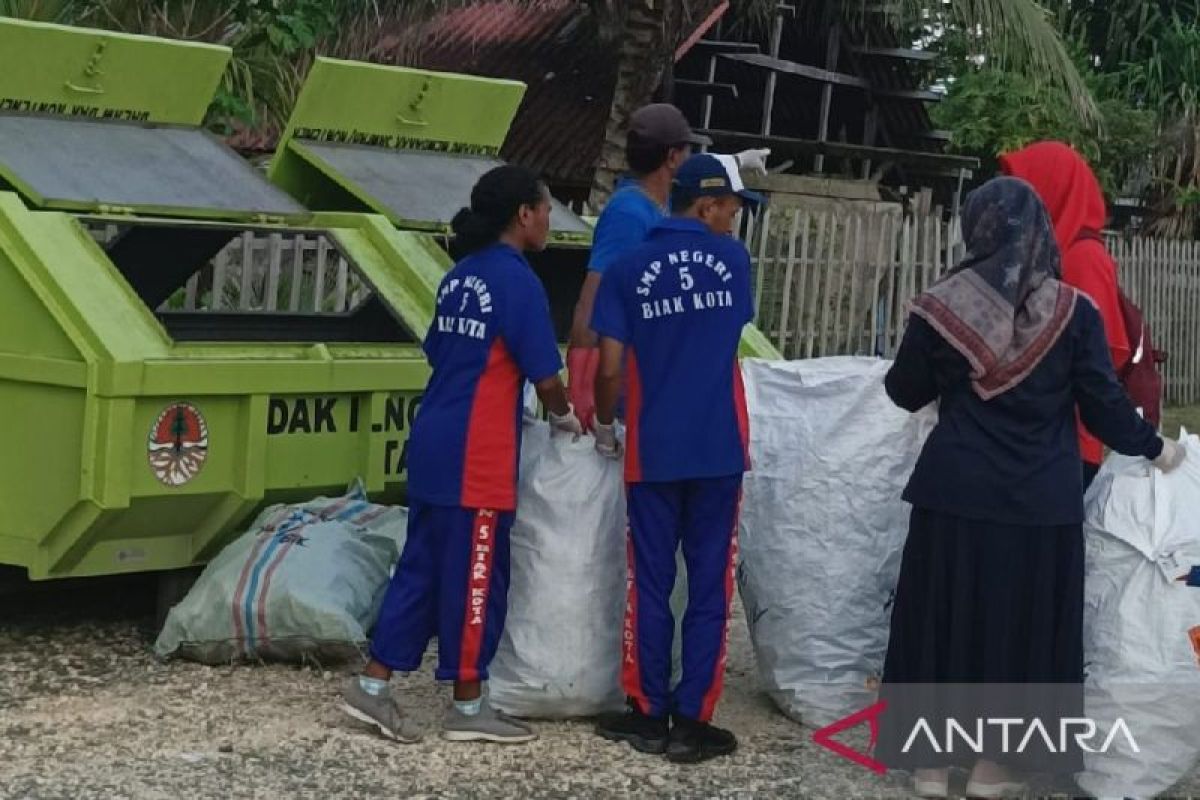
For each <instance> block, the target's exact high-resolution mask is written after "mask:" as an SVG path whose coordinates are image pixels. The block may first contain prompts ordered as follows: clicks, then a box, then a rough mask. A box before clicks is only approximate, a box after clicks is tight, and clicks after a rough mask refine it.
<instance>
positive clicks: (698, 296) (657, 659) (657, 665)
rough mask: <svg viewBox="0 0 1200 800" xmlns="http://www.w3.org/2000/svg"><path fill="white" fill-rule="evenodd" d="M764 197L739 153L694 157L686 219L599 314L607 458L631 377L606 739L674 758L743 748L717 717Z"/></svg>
mask: <svg viewBox="0 0 1200 800" xmlns="http://www.w3.org/2000/svg"><path fill="white" fill-rule="evenodd" d="M759 200H760V198H759V197H758V196H757V195H755V194H753V193H752V192H747V191H746V190H745V189H744V187H743V186H742V183H741V179H740V177H739V175H738V169H737V163H736V161H735V160H734V158H732V157H731V156H714V155H706V154H701V155H695V156H692V157H691V158H689V159H688V160H687V161H686V162H685V163H684V164H683V165H682V167H681V168H680V169H679V172H678V175H677V176H676V178H675V183H674V192H673V197H672V201H673V205H674V207H675V209H676V216H674V217H671V218H669V219H666V220H664V221H662V222H661V223H659V224H658V225H657V226H656V227H654V228H653V229H652V230H651V232H650V235H649V238H648V239H647V241H646V242H645V243H644V244H643V245H642V246H641V247H638V248H637V249H635V250H634V251H633V252H632V253H630V254H628V255H627V256H625V257H624V258H622V259H620V260H619V261H618V262H617V263H616V264H615V265H613V266H612V267H611V269H609V271H608V273H607V274H606V275H605V277H604V280H603V281H602V282H601V283H600V290H599V293H598V295H597V298H596V308H595V314H594V316H593V317H592V328H593V329H594V330H595V331H596V333H597V334H599V336H600V359H599V360H600V365H599V372H598V376H597V379H596V395H595V399H596V423H595V432H596V448H597V450H599V451H600V452H601V453H603V454H605V455H608V456H610V457H617V456H618V455H619V452H620V446H619V445H618V443H617V438H616V434H615V431H614V427H613V422H614V419H613V417H614V412H615V409H616V403H617V396H618V393H619V392H620V390H621V386H622V378H624V386H625V393H626V394H625V403H626V420H627V423H628V427H627V431H626V447H625V481H626V483H627V484H628V506H629V537H630V538H629V553H630V556H629V559H630V563H629V592H628V601H627V605H626V614H625V634H624V637H623V642H624V644H623V647H624V652H623V656H622V664H623V667H622V684H623V686H624V688H625V692H626V694H627V695H628V696H629V700H630V708H629V711H628V712H627V713H626V714H622V715H614V716H610V717H608V718H605V719H604V720H602V721H601V722H600V724H599V725H598V727H597V732H598V733H599V734H600V735H601V736H604V737H605V738H608V739H613V740H618V741H626V742H629V743H630V744H631V745H632V746H633V747H634V748H635V749H638V750H641V751H643V752H650V753H663V752H665V753H666V754H667V757H668V758H669V759H670V760H672V761H677V762H695V761H702V760H705V759H708V758H713V757H715V756H721V755H728V754H730V753H732V752H733V751H734V750H735V749H736V747H737V740H736V739H735V738H734V736H733V734H732V733H730V732H729V731H724V730H721V729H720V728H716V727H714V726H712V725H711V724H710V722H709V721H710V720H711V718H712V715H713V710H714V708H715V707H716V704H717V700H718V698H719V697H720V694H721V687H722V680H723V676H724V672H725V647H726V637H727V632H728V621H729V605H730V602H731V601H732V599H733V590H734V570H735V568H736V564H737V527H738V511H739V506H740V503H741V488H742V474H743V473H744V472H745V470H746V469H748V467H749V458H748V448H749V422H748V415H747V413H746V401H745V395H744V392H743V389H742V380H741V371H740V368H739V366H738V361H737V351H738V342H739V340H740V338H741V333H742V328H743V327H744V326H745V325H746V324H747V323H748V322H750V321H751V319H752V318H753V316H754V309H753V300H752V296H751V293H750V254H749V253H748V252H747V250H746V247H745V246H744V245H743V244H742V243H741V242H739V241H738V240H737V239H735V238H734V237H733V236H731V235H730V234H731V233H732V228H733V225H734V221H735V219H736V217H737V213H738V211H739V210H740V209H741V207H742V203H743V201H749V202H754V203H757V202H759ZM622 370H623V371H624V375H622ZM681 544H682V547H683V556H684V561H685V562H686V564H687V574H688V606H687V614H686V615H685V616H684V620H683V676H682V679H681V680H680V682H679V685H678V686H677V687H676V688H675V690H674V692H672V691H671V690H670V679H671V640H672V637H673V635H674V631H675V621H674V619H673V617H672V615H671V609H670V596H671V590H672V588H673V586H674V584H675V552H676V549H677V548H678V547H679V546H680V545H681ZM671 723H673V724H671Z"/></svg>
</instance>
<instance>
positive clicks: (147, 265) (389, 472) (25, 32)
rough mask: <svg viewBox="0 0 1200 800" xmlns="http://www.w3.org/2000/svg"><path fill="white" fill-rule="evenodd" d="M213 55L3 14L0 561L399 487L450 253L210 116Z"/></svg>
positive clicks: (193, 547)
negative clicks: (357, 210)
mask: <svg viewBox="0 0 1200 800" xmlns="http://www.w3.org/2000/svg"><path fill="white" fill-rule="evenodd" d="M229 57H230V53H229V51H228V50H227V49H225V48H221V47H213V46H206V45H199V44H191V43H180V42H168V41H163V40H156V39H150V38H145V37H135V36H126V35H119V34H115V33H110V32H101V31H90V30H80V29H70V28H64V27H57V26H52V25H40V24H32V23H26V22H18V21H13V20H0V408H2V409H3V413H2V414H0V442H2V443H3V450H2V452H0V563H3V564H10V565H17V566H21V567H25V568H27V569H28V572H29V574H30V576H31V577H33V578H56V577H67V576H83V575H100V574H110V573H120V572H134V571H149V570H164V569H174V568H180V567H185V566H189V565H193V564H197V563H200V562H202V561H204V560H205V559H206V558H207V557H209V556H210V555H212V554H213V553H214V552H215V551H216V550H217V549H219V547H220V546H221V545H223V544H224V542H225V541H226V540H227V538H228V537H229V535H231V534H232V533H233V532H234V531H235V530H236V529H237V526H238V525H239V524H240V523H242V522H243V521H244V520H245V519H246V518H247V517H248V516H249V515H250V514H252V513H253V512H254V510H255V509H256V508H257V507H259V506H261V505H262V504H264V503H267V502H275V501H287V500H295V499H300V498H307V497H312V496H314V495H316V494H319V493H324V492H330V491H340V490H342V489H344V488H345V486H346V484H347V483H348V482H349V481H351V480H353V479H354V478H356V477H361V478H363V479H364V481H365V483H366V486H367V489H368V490H369V491H371V492H372V493H373V494H374V495H375V496H377V497H384V498H397V499H398V498H399V497H401V496H402V491H403V480H404V442H405V437H406V435H407V430H408V427H409V426H410V424H411V421H412V418H413V415H414V413H415V411H416V408H417V405H418V403H419V395H420V392H421V391H422V389H423V387H424V384H425V381H426V379H427V377H428V372H427V367H426V365H425V361H424V358H423V357H422V354H421V352H420V348H419V344H418V343H419V340H420V338H421V337H422V336H423V334H424V332H425V330H426V328H427V327H428V324H429V320H430V315H431V313H432V308H433V293H434V291H435V289H436V286H437V282H438V280H439V278H440V277H441V274H442V271H443V270H444V268H445V266H446V264H447V262H448V259H447V257H446V255H445V253H444V252H443V251H442V250H441V249H440V248H439V247H437V246H436V243H434V242H431V241H430V240H427V239H426V238H425V237H422V236H419V235H416V234H412V233H405V232H403V231H398V230H397V229H396V228H395V227H394V226H393V225H392V224H391V223H390V222H389V221H388V220H387V219H386V218H384V217H382V216H377V215H367V214H351V213H311V212H309V211H308V210H307V209H306V208H305V207H304V206H303V205H301V204H300V203H298V202H297V201H296V200H295V199H293V198H292V197H291V196H289V195H288V194H287V193H286V192H284V191H282V190H280V189H279V188H277V187H276V186H274V185H272V184H271V183H270V182H268V181H267V180H266V178H265V176H263V175H261V174H260V173H258V172H257V171H256V170H255V169H253V168H252V167H251V166H250V165H249V164H247V163H246V162H244V161H243V160H242V159H240V158H239V157H238V156H237V154H235V153H234V152H232V151H231V150H229V149H228V148H227V147H226V146H225V145H224V144H223V143H221V142H220V140H218V139H216V138H213V137H211V136H210V135H209V134H207V133H205V132H204V131H203V130H202V129H201V128H200V127H199V126H200V123H201V122H202V118H203V116H204V114H205V110H206V108H207V107H208V105H209V103H210V101H211V99H212V97H213V94H214V92H215V91H216V89H217V86H218V83H219V81H220V78H221V75H222V73H223V71H224V69H225V66H226V64H227V62H228V60H229ZM301 188H302V187H301ZM231 243H232V245H231ZM289 244H290V246H291V247H290V249H289V247H288V245H289ZM239 245H240V246H241V248H242V249H241V253H242V258H241V261H240V263H238V262H237V261H236V260H231V259H230V257H229V253H230V248H231V246H232V247H237V246H239ZM264 260H265V261H266V262H267V263H266V266H265V267H263V271H262V274H259V273H258V272H256V269H258V267H259V265H260V262H262V261H264ZM327 285H329V286H331V288H330V290H329V291H328V292H326V291H325V287H326V286H327Z"/></svg>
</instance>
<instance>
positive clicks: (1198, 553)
mask: <svg viewBox="0 0 1200 800" xmlns="http://www.w3.org/2000/svg"><path fill="white" fill-rule="evenodd" d="M1181 442H1182V444H1183V445H1184V447H1186V448H1187V460H1186V461H1185V462H1184V464H1183V465H1182V466H1181V467H1180V468H1179V469H1177V470H1175V471H1174V472H1172V473H1171V474H1169V475H1164V474H1163V473H1161V472H1159V471H1158V470H1156V469H1155V468H1154V467H1153V466H1151V464H1150V462H1148V461H1146V460H1145V459H1143V458H1127V457H1125V456H1119V455H1113V456H1111V457H1109V458H1108V460H1107V461H1105V464H1104V467H1103V468H1102V469H1101V471H1100V474H1099V475H1098V476H1097V477H1096V480H1095V482H1094V483H1093V485H1092V488H1091V490H1090V491H1089V492H1088V498H1087V513H1086V520H1085V522H1084V536H1085V541H1086V545H1087V567H1086V569H1087V573H1086V580H1085V582H1084V596H1085V605H1084V638H1083V643H1084V659H1085V672H1086V674H1087V679H1086V684H1085V693H1084V699H1085V710H1086V712H1087V717H1088V718H1089V719H1091V720H1092V721H1093V722H1095V723H1096V724H1097V726H1098V729H1099V733H1098V735H1097V737H1096V739H1095V742H1093V744H1092V748H1093V750H1094V751H1095V752H1090V753H1089V752H1085V753H1084V765H1085V771H1084V772H1083V773H1081V774H1080V776H1079V778H1078V782H1079V785H1080V786H1081V787H1083V788H1084V789H1085V790H1087V791H1088V792H1089V793H1091V794H1094V795H1096V796H1101V797H1103V796H1116V797H1151V796H1154V795H1157V794H1159V793H1161V792H1163V791H1165V790H1167V789H1168V788H1169V787H1170V786H1171V785H1172V784H1174V783H1175V782H1176V781H1178V780H1179V779H1181V778H1183V777H1184V776H1185V775H1186V774H1188V773H1189V772H1190V771H1191V770H1192V769H1193V768H1194V767H1195V766H1196V764H1197V762H1198V761H1200V724H1197V721H1198V720H1200V588H1194V587H1189V586H1187V584H1186V583H1183V582H1180V581H1179V580H1178V579H1179V578H1180V577H1181V576H1183V575H1186V574H1187V573H1188V571H1189V570H1190V569H1191V567H1193V566H1197V565H1200V438H1197V437H1196V436H1188V435H1187V434H1186V432H1185V434H1184V437H1183V439H1182V440H1181ZM1118 721H1121V722H1122V723H1124V729H1123V730H1122V729H1120V728H1118V724H1117V723H1118ZM1114 731H1116V732H1117V735H1112V734H1113V732H1114ZM1110 740H1111V741H1110ZM1105 745H1107V746H1105Z"/></svg>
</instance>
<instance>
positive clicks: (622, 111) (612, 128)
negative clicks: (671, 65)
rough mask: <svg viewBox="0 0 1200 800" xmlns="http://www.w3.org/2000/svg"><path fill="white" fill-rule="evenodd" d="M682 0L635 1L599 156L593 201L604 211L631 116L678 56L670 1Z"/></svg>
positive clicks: (595, 209) (621, 43) (596, 208)
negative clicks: (671, 34) (671, 33)
mask: <svg viewBox="0 0 1200 800" xmlns="http://www.w3.org/2000/svg"><path fill="white" fill-rule="evenodd" d="M678 2H679V0H629V2H628V5H627V8H626V10H625V17H624V22H623V24H622V26H621V33H620V39H619V45H618V49H617V84H616V87H615V88H614V89H613V99H612V106H611V107H610V108H609V112H608V122H607V124H606V125H605V126H604V144H603V146H602V147H601V148H600V157H599V158H598V159H597V160H596V171H595V173H594V174H593V176H592V191H591V194H590V196H589V197H588V204H589V205H590V206H591V208H592V211H593V212H598V211H599V210H600V208H601V206H603V205H604V202H605V201H606V200H608V197H609V195H611V194H612V190H613V185H614V184H615V183H616V181H617V177H618V176H619V175H620V174H621V173H622V172H623V171H624V170H625V132H626V131H627V130H628V129H629V116H630V115H631V114H632V113H633V112H634V111H636V110H637V109H638V108H640V107H641V106H643V105H645V104H646V103H649V102H650V101H651V98H652V97H653V96H654V90H655V89H656V88H657V87H658V83H659V80H660V78H661V77H662V72H663V66H664V64H666V63H668V61H669V60H670V59H671V58H672V56H673V54H672V53H671V49H672V48H671V43H672V42H673V37H668V36H667V20H668V17H674V16H677V15H674V14H668V12H667V4H668V3H673V4H675V3H678Z"/></svg>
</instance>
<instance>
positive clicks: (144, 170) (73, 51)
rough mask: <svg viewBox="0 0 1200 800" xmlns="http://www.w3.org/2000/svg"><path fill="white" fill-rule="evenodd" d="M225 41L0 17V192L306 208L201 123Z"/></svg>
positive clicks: (67, 204) (158, 209)
mask: <svg viewBox="0 0 1200 800" xmlns="http://www.w3.org/2000/svg"><path fill="white" fill-rule="evenodd" d="M229 56H230V51H229V49H228V48H225V47H217V46H214V45H204V44H196V43H193V42H178V41H168V40H164V39H155V38H151V37H146V36H134V35H129V34H122V33H114V32H111V31H100V30H89V29H83V28H69V27H65V26H61V25H48V24H43V23H35V22H27V21H23V20H13V19H0V189H6V188H7V189H13V190H15V191H17V192H19V193H20V194H21V195H23V196H24V197H25V199H26V201H27V202H29V203H30V204H32V205H35V206H38V207H42V208H53V209H62V210H71V211H95V212H105V211H112V210H125V211H130V212H134V211H137V212H145V213H157V214H164V215H169V216H176V215H186V216H193V217H212V218H231V217H233V218H242V217H255V216H262V215H270V216H307V211H306V210H305V209H304V207H303V206H301V205H300V204H298V203H297V202H295V201H294V200H293V199H292V198H290V197H289V196H287V194H286V193H284V192H282V191H280V190H279V189H278V188H277V187H274V186H272V185H271V184H270V183H269V182H268V181H267V180H266V179H265V178H264V177H263V176H262V175H260V174H258V173H257V171H256V170H255V169H254V168H253V167H251V166H250V165H249V164H247V163H246V162H245V161H244V160H243V159H242V158H241V157H240V156H238V155H237V153H235V152H234V151H233V150H232V149H230V148H229V147H227V146H226V145H225V144H224V143H222V142H221V141H220V140H218V139H217V138H216V137H213V136H211V135H209V134H208V133H206V132H205V131H203V130H201V129H200V128H199V127H198V126H199V125H200V123H201V122H202V121H203V119H204V115H205V113H206V111H207V109H208V106H209V103H210V102H211V101H212V97H213V94H214V93H215V92H216V88H217V85H218V84H219V82H220V80H221V75H222V74H223V72H224V70H225V66H226V64H227V63H228V62H229Z"/></svg>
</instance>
